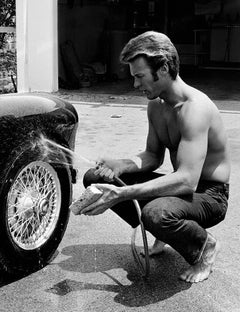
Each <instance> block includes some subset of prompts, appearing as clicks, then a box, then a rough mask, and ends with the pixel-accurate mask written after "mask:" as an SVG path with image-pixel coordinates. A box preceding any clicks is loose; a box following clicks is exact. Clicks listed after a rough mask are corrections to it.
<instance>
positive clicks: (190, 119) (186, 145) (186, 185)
mask: <svg viewBox="0 0 240 312" xmlns="http://www.w3.org/2000/svg"><path fill="white" fill-rule="evenodd" d="M186 104H187V105H185V107H181V108H180V109H179V112H178V117H177V120H178V127H179V130H180V133H181V139H180V142H179V146H178V150H177V158H176V170H175V172H173V173H171V174H168V175H166V176H163V177H160V178H157V179H154V180H151V181H148V182H145V183H142V184H136V185H133V186H129V187H126V188H125V189H124V190H122V194H121V196H123V198H124V199H134V198H136V199H142V198H149V197H157V196H171V195H173V196H174V195H180V194H188V193H192V192H194V191H195V189H196V187H197V184H198V181H199V178H200V176H201V172H202V168H203V164H204V161H205V157H206V154H207V147H208V130H209V126H210V118H211V117H210V115H211V114H210V112H209V111H206V108H205V106H204V105H203V108H202V107H198V106H196V103H193V107H191V106H190V105H191V104H192V103H186Z"/></svg>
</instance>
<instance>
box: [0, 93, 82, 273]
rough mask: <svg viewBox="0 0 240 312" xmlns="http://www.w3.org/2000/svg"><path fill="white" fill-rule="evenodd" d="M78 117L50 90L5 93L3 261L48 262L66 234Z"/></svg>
mask: <svg viewBox="0 0 240 312" xmlns="http://www.w3.org/2000/svg"><path fill="white" fill-rule="evenodd" d="M77 128H78V115H77V112H76V110H75V108H74V106H73V105H71V104H70V103H68V102H67V101H65V100H63V99H60V98H58V97H56V96H53V95H51V94H44V93H22V94H17V93H16V94H7V95H1V96H0V135H1V138H0V202H1V207H0V235H1V237H2V240H1V241H2V243H1V244H0V265H1V267H2V268H3V269H5V270H6V271H8V272H10V273H14V274H15V273H23V272H24V273H26V272H31V271H33V270H36V269H38V268H39V267H42V266H44V265H46V264H47V263H48V262H49V261H50V260H51V257H52V255H53V254H54V252H55V250H56V249H57V247H58V245H59V243H60V241H61V239H62V237H63V234H64V232H65V229H66V226H67V223H68V218H69V205H70V203H71V201H72V183H74V182H75V178H76V170H75V168H74V164H73V161H72V159H73V157H72V156H73V152H74V147H75V139H76V131H77Z"/></svg>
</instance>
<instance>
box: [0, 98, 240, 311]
mask: <svg viewBox="0 0 240 312" xmlns="http://www.w3.org/2000/svg"><path fill="white" fill-rule="evenodd" d="M109 102H114V103H112V104H109ZM235 102H236V103H235V105H231V107H230V108H229V107H227V106H226V105H225V106H224V112H222V117H223V120H224V124H225V126H226V128H227V131H228V135H229V140H230V147H231V157H232V175H231V189H230V201H229V210H228V214H227V217H226V219H225V220H224V222H222V223H221V224H219V225H217V226H216V227H214V228H212V229H210V231H211V232H212V233H213V234H214V235H216V236H217V237H218V239H219V240H220V242H221V245H222V249H221V252H220V254H219V257H218V259H217V261H216V264H215V270H214V272H213V273H212V274H211V275H210V277H209V279H208V280H207V281H204V282H203V283H199V284H196V285H195V284H194V285H191V284H188V283H185V282H182V281H180V280H178V275H179V274H180V273H181V272H182V270H184V269H185V268H186V267H187V263H186V262H185V261H184V260H183V259H182V258H181V257H180V256H179V255H178V254H177V253H176V252H175V251H174V250H172V249H171V248H170V247H169V248H167V249H166V252H165V253H164V255H162V256H161V257H160V256H159V257H156V258H154V259H151V263H150V265H151V274H150V277H149V279H148V280H147V281H145V280H144V279H142V278H141V274H140V272H139V270H138V267H137V265H136V263H135V261H134V258H133V256H132V253H131V249H130V239H131V234H132V229H131V228H130V227H129V226H128V225H127V224H125V223H124V222H123V221H122V220H121V219H120V218H119V217H118V216H116V215H115V214H114V213H113V212H111V211H107V212H106V213H105V214H103V215H100V216H97V217H86V216H74V215H71V217H70V221H69V225H68V228H67V231H66V233H65V236H64V238H63V240H62V242H61V244H60V246H59V248H58V253H57V254H56V257H55V259H54V260H53V261H52V263H51V264H49V265H48V266H46V267H45V268H43V269H42V270H40V271H38V272H36V273H34V274H31V275H29V276H27V277H25V278H22V279H19V280H15V281H10V280H9V279H7V278H6V277H4V276H1V278H0V285H1V288H0V302H1V303H0V311H1V312H2V311H4V312H5V311H8V312H19V311H31V312H35V311H36V312H38V311H41V312H43V311H44V312H45V311H46V312H52V311H54V312H55V311H58V312H61V311H68V312H73V311H76V312H77V311H78V312H91V311H92V312H110V311H114V312H123V311H139V312H140V311H151V312H154V311H162V312H178V311H179V312H180V311H181V312H185V311H186V312H191V311H192V312H200V311H202V312H207V311H208V312H220V311H221V312H239V311H240V287H239V285H240V274H239V272H240V253H239V246H240V239H239V237H240V235H239V231H240V217H239V203H240V195H239V189H240V180H239V172H240V161H239V160H240V156H239V154H240V114H239V112H238V111H236V112H235V111H233V109H234V110H235V109H236V107H239V106H240V103H239V102H237V101H235ZM222 104H223V103H222V102H221V101H218V102H217V105H218V106H219V107H220V108H222ZM233 104H234V103H233ZM74 106H75V107H76V109H77V111H78V114H79V117H80V125H79V129H78V134H77V144H76V155H82V156H84V157H87V158H90V159H96V158H97V156H101V155H103V154H107V155H111V156H113V157H127V156H128V155H129V154H132V153H138V152H139V151H141V150H142V149H144V147H145V137H146V134H147V119H146V105H145V104H144V103H142V102H139V104H138V103H133V102H127V100H126V99H124V101H120V100H119V98H108V101H107V100H106V101H102V102H101V103H95V104H91V103H87V102H85V103H84V102H78V103H77V102H74ZM76 165H77V167H78V168H79V177H78V182H77V184H76V185H75V186H74V198H76V197H77V196H78V194H79V192H80V191H81V190H82V189H83V187H82V182H81V181H82V176H83V173H84V172H85V171H86V170H87V169H88V164H87V163H86V162H84V161H82V160H81V159H78V160H77V161H76ZM170 169H171V167H170V163H169V160H168V158H166V165H165V166H164V168H163V170H164V171H168V170H170ZM148 240H149V244H151V242H152V241H153V238H152V237H151V236H148ZM137 245H138V246H139V247H140V246H141V245H142V242H141V235H140V232H139V233H138V237H137Z"/></svg>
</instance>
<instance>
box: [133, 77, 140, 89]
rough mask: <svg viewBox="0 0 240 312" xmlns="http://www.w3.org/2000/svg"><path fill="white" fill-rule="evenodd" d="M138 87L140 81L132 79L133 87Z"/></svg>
mask: <svg viewBox="0 0 240 312" xmlns="http://www.w3.org/2000/svg"><path fill="white" fill-rule="evenodd" d="M139 87H140V83H139V81H138V79H134V88H135V89H138V88H139Z"/></svg>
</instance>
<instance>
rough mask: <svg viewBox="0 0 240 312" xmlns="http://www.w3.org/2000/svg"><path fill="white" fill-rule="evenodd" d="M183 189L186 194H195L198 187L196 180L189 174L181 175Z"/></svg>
mask: <svg viewBox="0 0 240 312" xmlns="http://www.w3.org/2000/svg"><path fill="white" fill-rule="evenodd" d="M182 185H183V188H184V192H186V193H187V194H193V193H195V192H196V190H197V187H198V180H197V179H195V178H194V177H193V176H192V175H191V174H185V175H183V184H182Z"/></svg>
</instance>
